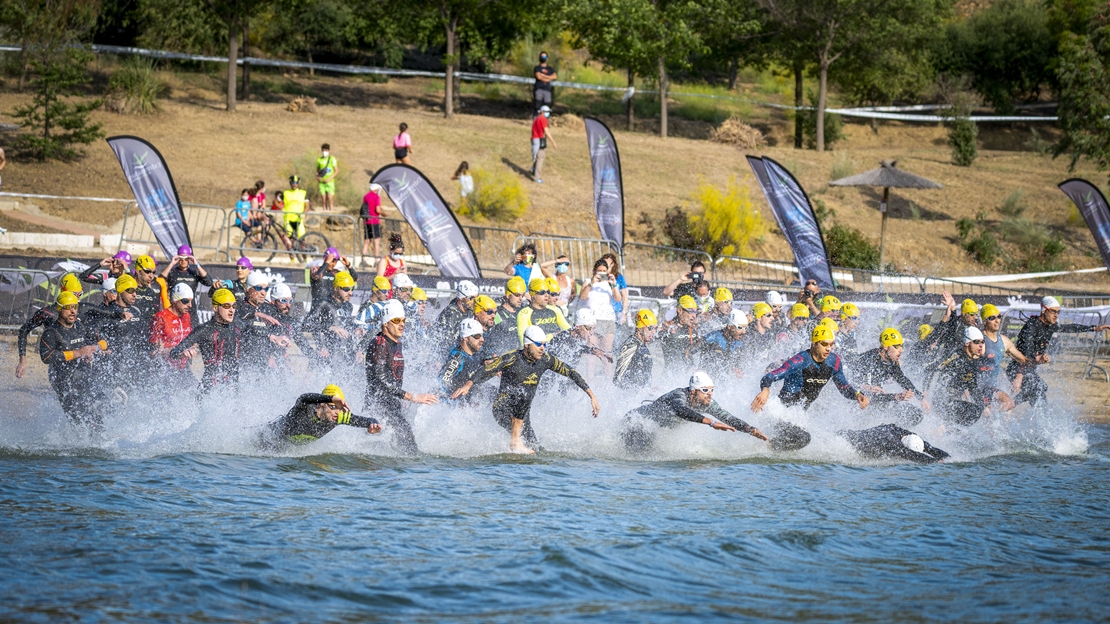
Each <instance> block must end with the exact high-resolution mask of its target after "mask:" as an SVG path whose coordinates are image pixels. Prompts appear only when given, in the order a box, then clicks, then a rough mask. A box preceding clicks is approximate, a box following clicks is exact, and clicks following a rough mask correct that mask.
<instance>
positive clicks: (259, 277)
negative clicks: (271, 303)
mask: <svg viewBox="0 0 1110 624" xmlns="http://www.w3.org/2000/svg"><path fill="white" fill-rule="evenodd" d="M269 285H270V276H269V275H266V274H265V273H263V272H262V271H251V273H250V275H248V276H247V286H251V287H254V286H269Z"/></svg>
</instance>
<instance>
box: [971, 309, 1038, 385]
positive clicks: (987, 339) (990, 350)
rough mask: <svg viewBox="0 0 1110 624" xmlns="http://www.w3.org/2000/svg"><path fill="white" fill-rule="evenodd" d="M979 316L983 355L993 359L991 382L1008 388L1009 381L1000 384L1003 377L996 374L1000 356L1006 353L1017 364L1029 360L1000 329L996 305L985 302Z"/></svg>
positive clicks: (1000, 359) (1000, 362) (998, 368)
mask: <svg viewBox="0 0 1110 624" xmlns="http://www.w3.org/2000/svg"><path fill="white" fill-rule="evenodd" d="M979 316H980V317H981V318H982V319H983V340H984V342H983V344H984V346H985V347H986V351H985V353H984V355H983V357H985V358H987V359H989V360H994V370H995V377H994V379H993V380H992V382H993V383H994V385H995V386H996V387H998V388H1002V389H1003V390H1010V389H1011V386H1010V382H1009V381H1005V384H1006V385H1000V384H1001V383H1003V379H1004V378H1003V377H1002V376H1001V375H999V374H998V373H1000V372H1002V358H1003V357H1005V356H1007V355H1008V356H1010V358H1011V359H1013V360H1014V361H1015V362H1017V363H1018V364H1025V363H1026V362H1028V361H1029V360H1027V359H1025V356H1024V355H1022V353H1021V351H1018V350H1017V347H1016V346H1014V343H1013V342H1011V341H1010V339H1009V338H1007V337H1006V336H1005V335H1003V334H1002V332H1001V331H1000V330H1001V329H1002V313H1001V312H1000V311H999V310H998V308H997V307H995V306H993V305H991V304H989V303H988V304H985V305H983V307H982V308H980V309H979Z"/></svg>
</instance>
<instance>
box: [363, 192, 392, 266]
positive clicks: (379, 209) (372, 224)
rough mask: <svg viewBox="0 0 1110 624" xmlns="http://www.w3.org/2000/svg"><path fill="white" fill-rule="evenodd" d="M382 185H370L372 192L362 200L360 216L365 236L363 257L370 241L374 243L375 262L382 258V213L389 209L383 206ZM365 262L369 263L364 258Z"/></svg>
mask: <svg viewBox="0 0 1110 624" xmlns="http://www.w3.org/2000/svg"><path fill="white" fill-rule="evenodd" d="M381 190H382V185H380V184H374V183H373V182H371V183H370V192H368V193H367V194H366V195H365V196H364V197H363V198H362V210H361V211H360V213H359V215H360V216H361V218H362V220H363V223H364V228H363V229H364V230H365V236H364V237H363V239H362V255H363V256H365V255H366V250H367V248H369V247H370V241H374V260H373V261H374V262H377V260H378V258H380V257H382V213H384V212H385V211H386V210H388V208H386V207H385V206H383V205H382V198H381V195H378V193H379V192H380V191H381ZM363 262H368V261H367V260H366V259H365V258H363Z"/></svg>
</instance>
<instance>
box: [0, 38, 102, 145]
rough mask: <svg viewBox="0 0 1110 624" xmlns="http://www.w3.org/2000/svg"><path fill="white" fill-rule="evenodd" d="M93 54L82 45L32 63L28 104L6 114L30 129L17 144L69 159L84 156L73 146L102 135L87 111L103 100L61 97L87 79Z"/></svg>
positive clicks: (98, 106)
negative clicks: (32, 72)
mask: <svg viewBox="0 0 1110 624" xmlns="http://www.w3.org/2000/svg"><path fill="white" fill-rule="evenodd" d="M91 58H92V54H91V53H89V52H87V51H86V50H84V49H83V48H67V49H65V50H63V51H60V52H55V53H52V54H48V55H46V56H45V58H43V59H41V60H35V61H33V62H32V67H33V68H34V70H35V74H36V77H35V79H34V81H33V85H34V88H35V94H34V96H33V97H32V98H31V103H30V104H27V105H25V106H18V107H16V109H15V110H14V111H12V112H11V113H9V115H11V116H12V117H15V118H17V119H19V125H20V126H22V127H24V128H26V129H27V130H29V131H30V132H28V133H27V134H24V135H21V136H20V137H19V138H18V139H17V140H16V141H17V142H16V144H17V146H18V147H20V148H21V149H23V150H26V151H27V152H28V153H30V154H31V155H33V156H34V157H35V158H37V159H39V160H41V161H45V160H50V159H59V160H72V159H74V158H78V157H80V156H84V152H83V151H82V150H81V149H79V148H74V147H73V146H74V145H78V144H81V145H88V144H90V143H92V142H93V141H96V140H97V139H100V138H103V137H104V132H103V131H101V124H98V123H90V122H89V114H90V113H91V112H92V111H94V110H96V109H97V108H100V105H101V104H103V103H104V101H103V100H99V99H97V100H92V101H86V102H80V103H76V104H71V103H69V102H68V101H66V100H65V99H64V96H66V95H69V94H72V93H74V92H75V91H76V90H77V89H78V88H79V87H81V86H82V85H84V84H86V83H88V82H89V74H88V71H86V69H85V67H86V65H87V63H88V62H89V60H90V59H91Z"/></svg>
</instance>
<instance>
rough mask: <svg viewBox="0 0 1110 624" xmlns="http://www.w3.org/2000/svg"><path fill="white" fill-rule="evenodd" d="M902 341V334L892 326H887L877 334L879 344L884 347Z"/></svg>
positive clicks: (898, 343)
mask: <svg viewBox="0 0 1110 624" xmlns="http://www.w3.org/2000/svg"><path fill="white" fill-rule="evenodd" d="M903 342H905V341H904V340H902V334H901V333H900V332H899V331H898V330H897V329H894V328H893V327H887V328H886V329H884V330H883V333H881V334H879V344H881V345H883V346H884V347H893V346H895V345H900V344H902V343H903Z"/></svg>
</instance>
